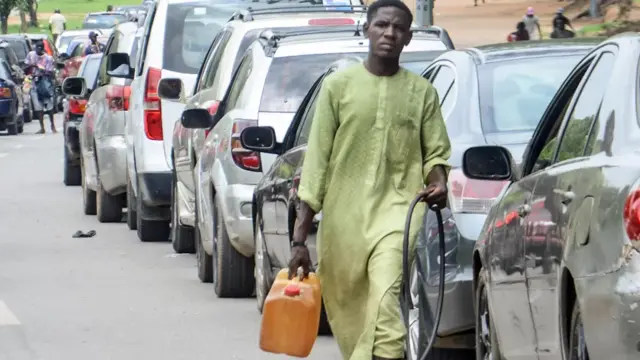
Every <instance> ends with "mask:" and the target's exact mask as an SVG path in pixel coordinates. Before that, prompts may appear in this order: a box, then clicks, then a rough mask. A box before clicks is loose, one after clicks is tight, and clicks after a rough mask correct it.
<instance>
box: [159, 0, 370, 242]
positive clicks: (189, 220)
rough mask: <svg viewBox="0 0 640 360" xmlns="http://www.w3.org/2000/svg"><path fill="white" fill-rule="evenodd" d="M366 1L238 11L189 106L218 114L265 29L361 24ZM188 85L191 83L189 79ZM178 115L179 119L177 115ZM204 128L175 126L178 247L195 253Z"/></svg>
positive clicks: (174, 207)
mask: <svg viewBox="0 0 640 360" xmlns="http://www.w3.org/2000/svg"><path fill="white" fill-rule="evenodd" d="M365 10H366V9H365V8H364V7H362V6H353V7H349V8H348V11H345V10H344V9H342V10H341V9H340V8H338V9H330V8H329V9H328V8H325V7H324V6H288V7H268V8H263V9H253V10H243V11H240V12H238V13H237V14H235V15H234V16H233V18H232V19H231V20H230V21H229V22H228V23H227V24H226V25H225V26H224V28H223V29H222V31H221V32H220V33H219V34H218V35H217V36H216V38H215V39H214V41H213V43H212V45H211V48H210V50H209V52H208V53H207V56H206V59H205V60H204V63H203V64H202V68H201V70H200V74H199V75H198V80H197V82H196V84H195V88H194V89H193V93H194V95H193V96H192V97H191V98H189V99H186V100H185V101H183V102H186V104H187V108H192V107H200V108H205V109H207V110H209V112H210V113H211V114H212V115H213V114H214V113H215V112H216V109H217V108H218V104H219V103H220V101H221V100H222V97H223V96H224V94H225V92H226V91H227V88H228V86H229V82H230V81H231V76H232V75H233V71H234V70H235V69H236V68H237V67H238V64H239V63H240V59H241V58H242V56H243V55H244V53H245V51H246V50H247V49H248V48H249V46H250V45H251V44H252V43H253V42H254V41H255V40H257V39H258V36H259V35H260V33H262V31H263V30H264V29H272V30H274V31H276V32H277V31H296V30H302V29H308V30H312V29H325V28H332V29H335V28H337V27H342V26H347V27H354V26H356V25H357V24H358V23H360V24H361V25H362V24H363V23H364V21H365V18H366V13H365ZM183 86H185V87H186V89H185V90H190V89H191V84H188V83H186V82H185V83H184V84H183ZM175 120H179V117H176V118H175ZM207 132H208V131H207V130H204V129H185V128H184V127H183V126H182V124H181V123H180V121H176V123H175V128H174V131H173V149H172V151H171V153H172V160H173V167H174V176H175V178H174V190H173V194H174V196H173V199H172V225H171V226H172V234H171V240H172V243H173V248H174V250H175V251H176V252H178V253H186V252H193V251H194V250H195V247H194V233H193V226H194V219H195V202H194V199H195V182H194V175H193V169H194V167H195V164H196V162H197V161H198V159H199V157H200V151H201V149H202V146H203V145H204V139H205V137H206V135H207Z"/></svg>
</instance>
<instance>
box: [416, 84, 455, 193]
mask: <svg viewBox="0 0 640 360" xmlns="http://www.w3.org/2000/svg"><path fill="white" fill-rule="evenodd" d="M423 116H424V117H423V118H422V129H421V133H422V134H421V136H422V141H421V143H422V159H423V162H422V174H423V176H424V179H425V184H426V183H427V177H428V176H429V173H430V172H431V170H432V169H433V167H434V166H436V165H442V166H444V168H445V170H446V171H447V173H448V172H449V169H450V166H449V162H448V160H449V157H451V142H450V141H449V134H448V133H447V127H446V125H445V123H444V119H443V118H442V112H441V111H440V101H439V100H438V93H437V92H436V90H435V89H434V88H433V87H431V88H430V89H429V90H428V91H427V95H426V96H425V102H424V111H423Z"/></svg>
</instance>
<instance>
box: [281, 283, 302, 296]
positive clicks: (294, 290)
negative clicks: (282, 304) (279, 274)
mask: <svg viewBox="0 0 640 360" xmlns="http://www.w3.org/2000/svg"><path fill="white" fill-rule="evenodd" d="M284 294H285V295H287V296H291V297H293V296H298V295H300V287H299V286H298V285H296V284H290V285H287V286H286V287H285V288H284Z"/></svg>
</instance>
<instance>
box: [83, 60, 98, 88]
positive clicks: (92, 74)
mask: <svg viewBox="0 0 640 360" xmlns="http://www.w3.org/2000/svg"><path fill="white" fill-rule="evenodd" d="M101 59H103V57H91V58H87V60H85V61H86V63H85V64H84V69H83V70H82V74H81V76H82V77H83V78H84V80H85V82H86V84H87V89H90V90H93V89H94V88H95V85H96V79H97V78H98V72H99V71H100V60H101Z"/></svg>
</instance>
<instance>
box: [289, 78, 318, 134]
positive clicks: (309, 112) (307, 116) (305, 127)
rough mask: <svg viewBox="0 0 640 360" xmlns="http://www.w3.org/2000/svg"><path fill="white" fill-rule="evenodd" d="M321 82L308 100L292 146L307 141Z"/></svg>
mask: <svg viewBox="0 0 640 360" xmlns="http://www.w3.org/2000/svg"><path fill="white" fill-rule="evenodd" d="M321 87H322V84H319V85H318V86H317V87H316V89H315V90H314V94H313V96H312V97H311V100H310V101H309V104H308V106H307V109H306V110H305V113H304V115H303V116H302V123H301V124H300V128H298V134H297V136H296V141H295V144H294V146H300V145H304V144H306V143H307V142H309V132H310V131H311V123H312V122H313V117H314V115H315V113H316V104H317V103H318V93H319V92H320V88H321Z"/></svg>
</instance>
